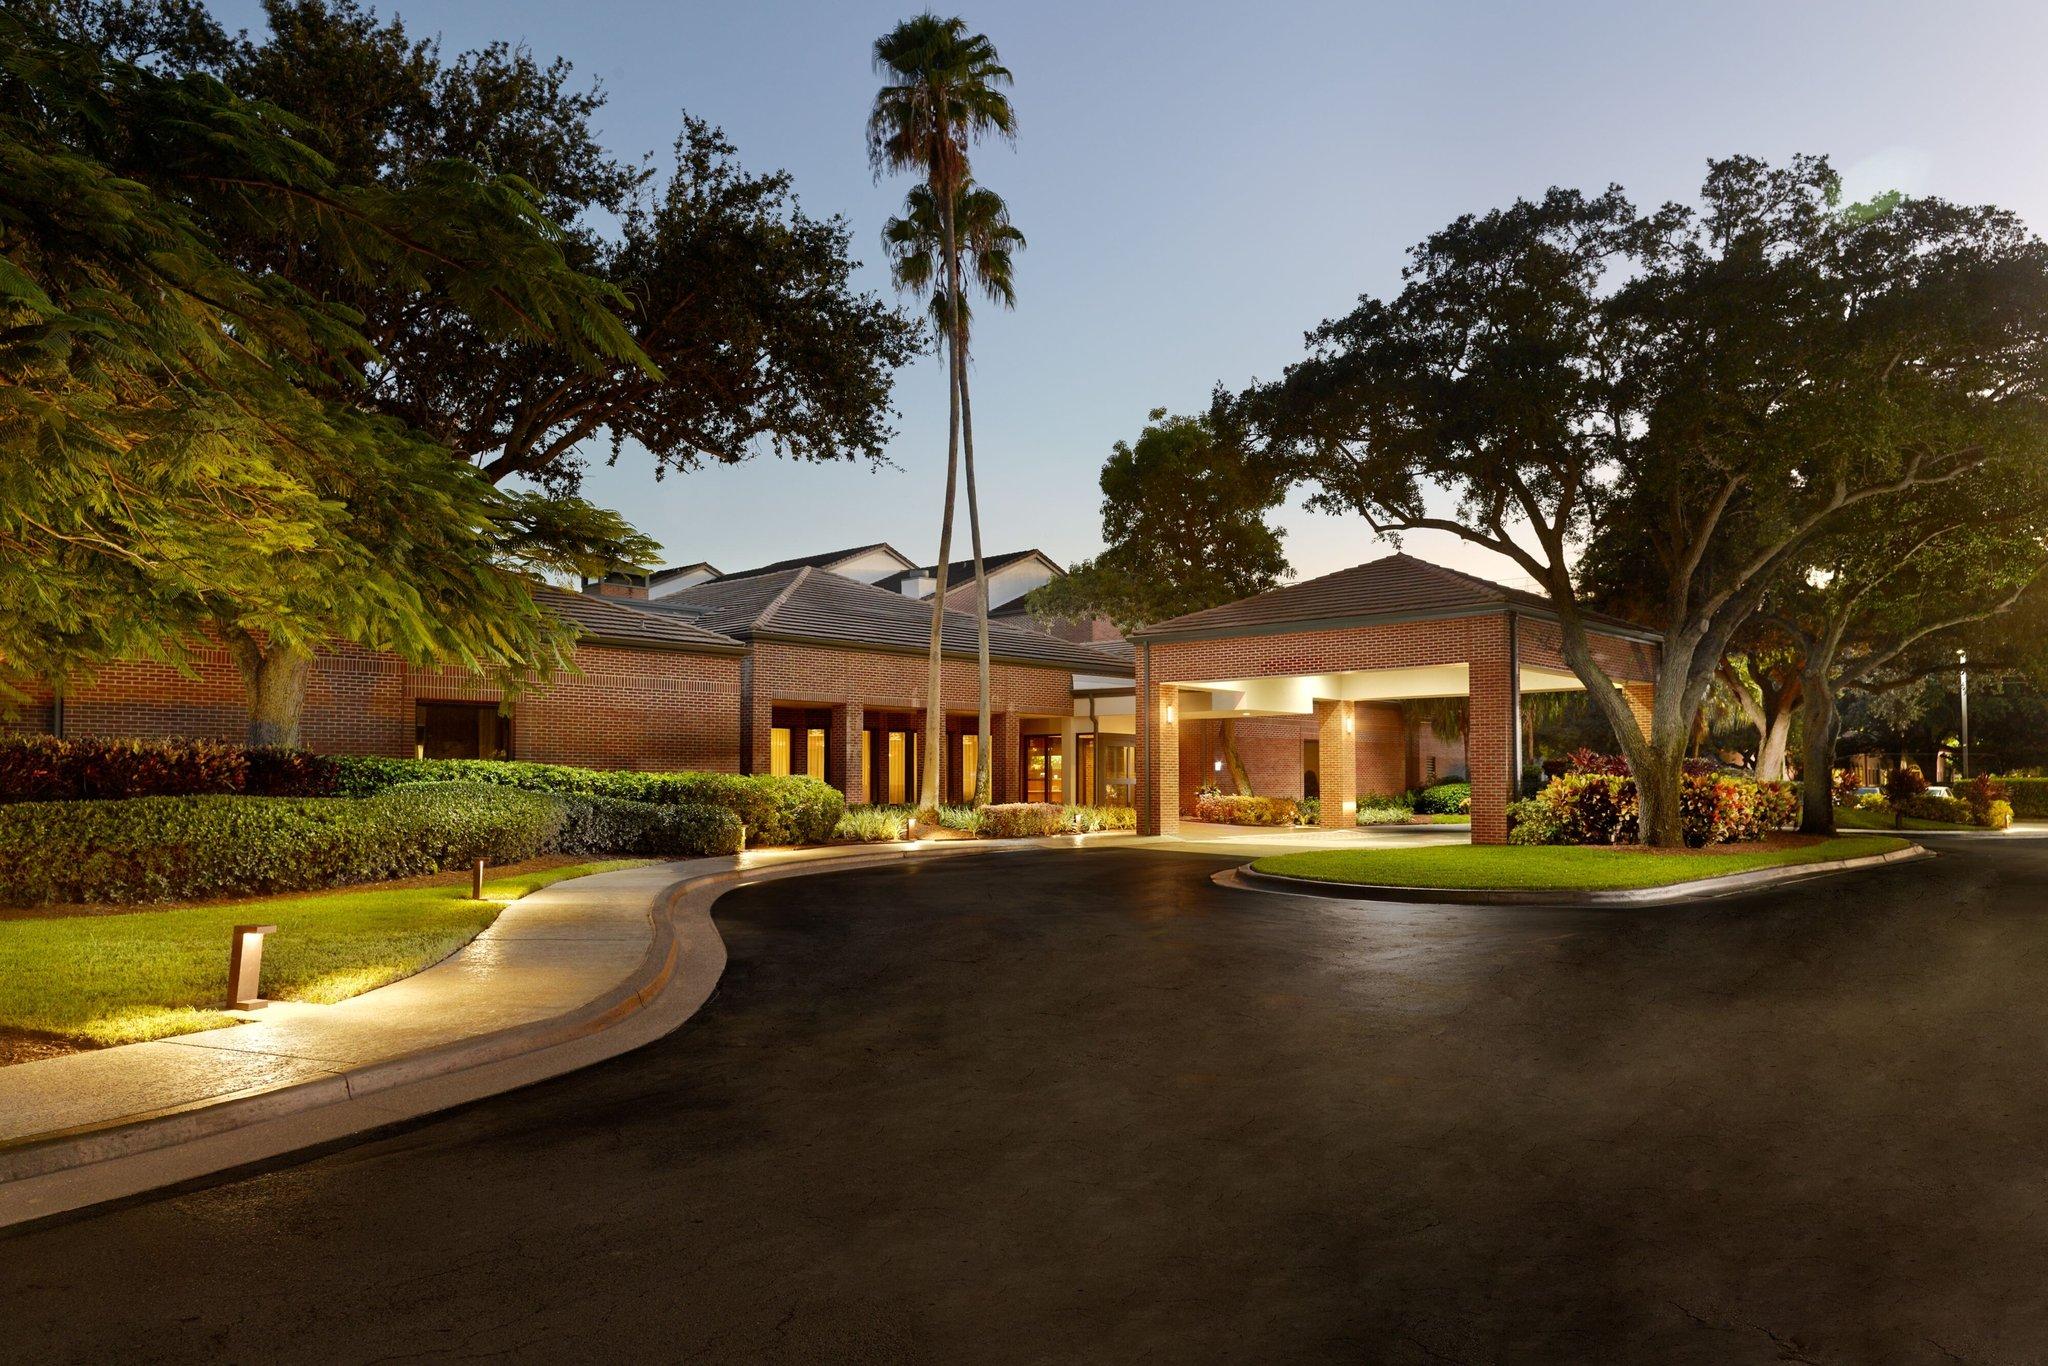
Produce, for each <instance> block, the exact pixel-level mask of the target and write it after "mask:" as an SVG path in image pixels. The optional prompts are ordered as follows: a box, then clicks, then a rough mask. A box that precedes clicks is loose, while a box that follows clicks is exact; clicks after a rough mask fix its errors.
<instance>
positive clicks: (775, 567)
mask: <svg viewBox="0 0 2048 1366" xmlns="http://www.w3.org/2000/svg"><path fill="white" fill-rule="evenodd" d="M870 550H886V551H888V552H889V553H890V554H891V555H894V556H895V557H896V558H897V559H899V560H905V561H907V560H909V558H910V557H909V556H908V555H905V554H904V553H903V552H902V551H900V550H898V549H897V548H896V547H895V546H893V545H890V544H889V543H888V542H887V541H876V542H874V543H873V544H872V545H856V546H849V547H848V548H846V549H845V550H828V551H826V552H825V553H824V554H822V555H798V556H796V557H795V558H794V559H788V560H777V561H776V562H775V563H774V564H764V565H760V566H758V567H756V568H753V569H737V570H734V571H733V572H732V573H730V574H722V575H720V576H719V577H721V578H725V579H751V578H754V577H756V576H757V575H761V574H779V573H781V572H782V571H783V570H785V569H802V568H804V567H806V566H809V567H810V568H813V569H829V568H830V567H831V566H833V565H835V564H838V563H839V562H840V561H841V560H850V559H852V558H853V557H854V556H856V555H865V554H867V553H868V552H869V551H870Z"/></svg>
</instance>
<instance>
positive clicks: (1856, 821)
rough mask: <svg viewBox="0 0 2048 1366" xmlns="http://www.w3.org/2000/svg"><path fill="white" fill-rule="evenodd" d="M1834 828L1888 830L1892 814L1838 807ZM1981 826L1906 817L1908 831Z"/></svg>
mask: <svg viewBox="0 0 2048 1366" xmlns="http://www.w3.org/2000/svg"><path fill="white" fill-rule="evenodd" d="M1835 827H1836V828H1837V829H1840V830H1890V829H1893V828H1895V827H1894V826H1893V825H1892V813H1891V812H1889V811H1865V810H1864V809H1863V808H1862V807H1860V806H1838V807H1836V808H1835ZM1984 828H1985V827H1984V826H1981V825H1963V824H1958V823H1956V822H1954V821H1923V820H1921V819H1920V818H1919V817H1917V816H1908V817H1906V829H1908V830H1982V829H1984Z"/></svg>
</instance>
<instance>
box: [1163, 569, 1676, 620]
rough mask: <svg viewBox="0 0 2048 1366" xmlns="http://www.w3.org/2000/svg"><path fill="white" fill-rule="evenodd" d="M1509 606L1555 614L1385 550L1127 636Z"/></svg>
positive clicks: (1534, 598) (1514, 592)
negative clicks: (1376, 555) (1361, 561)
mask: <svg viewBox="0 0 2048 1366" xmlns="http://www.w3.org/2000/svg"><path fill="white" fill-rule="evenodd" d="M1510 607H1513V608H1516V609H1522V610H1528V611H1532V612H1539V613H1542V614H1544V615H1554V614H1555V609H1553V608H1552V607H1551V605H1550V600H1549V599H1548V598H1546V597H1544V596H1543V595H1542V594H1541V593H1531V592H1528V591H1526V590H1525V589H1520V588H1510V587H1508V586H1507V585H1506V584H1501V583H1494V582H1493V581H1492V580H1490V579H1482V578H1480V577H1479V576H1478V575H1476V574H1467V573H1464V572H1463V571H1461V570H1456V569H1446V568H1445V567H1444V566H1442V565H1440V564H1431V563H1429V561H1427V560H1418V559H1416V558H1415V557H1414V556H1413V555H1388V556H1386V557H1384V558H1382V559H1377V560H1370V561H1368V562H1366V563H1365V564H1361V565H1354V566H1353V567H1351V568H1350V569H1340V570H1338V571H1337V572H1336V573H1334V574H1325V575H1323V576H1322V577H1321V578H1315V579H1304V580H1302V581H1301V582H1300V583H1290V584H1284V585H1282V586H1281V587H1279V588H1274V589H1270V590H1269V591H1267V592H1264V593H1260V594H1257V595H1256V596H1254V597H1249V598H1241V599H1239V600H1238V601H1236V602H1226V603H1224V604H1222V605H1221V606H1219V607H1209V608H1205V609H1203V610H1202V611H1200V612H1190V613H1188V614H1187V615H1185V616H1179V617H1174V618H1172V619H1171V620H1168V621H1162V622H1157V623H1154V624H1153V625H1151V626H1147V627H1145V628H1144V629H1143V630H1141V631H1134V632H1132V639H1134V640H1141V641H1142V640H1174V639H1179V638H1185V637H1191V636H1213V635H1230V634H1233V633H1236V632H1240V631H1242V632H1246V633H1249V634H1258V633H1262V632H1268V631H1273V630H1279V629H1287V628H1290V627H1291V628H1297V629H1307V628H1309V627H1312V626H1321V625H1348V624H1364V623H1368V622H1371V621H1374V620H1386V619H1390V618H1402V617H1434V616H1457V615H1459V614H1461V613H1471V612H1496V611H1502V610H1505V609H1506V608H1510ZM1585 617H1586V620H1587V622H1588V623H1589V624H1591V625H1594V626H1598V627H1604V628H1607V629H1611V630H1615V631H1619V632H1624V633H1626V634H1628V635H1631V636H1642V637H1649V638H1654V637H1655V634H1656V633H1655V632H1653V631H1648V630H1645V629H1644V628H1643V627H1641V626H1637V625H1635V624H1634V623H1632V622H1627V621H1623V620H1622V619H1621V618H1619V617H1611V616H1607V615H1605V614H1603V613H1598V612H1587V613H1585Z"/></svg>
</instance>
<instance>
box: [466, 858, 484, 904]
mask: <svg viewBox="0 0 2048 1366" xmlns="http://www.w3.org/2000/svg"><path fill="white" fill-rule="evenodd" d="M469 899H470V900H471V901H482V900H483V899H484V861H483V860H482V859H478V860H477V861H476V862H475V863H474V864H472V865H470V869H469Z"/></svg>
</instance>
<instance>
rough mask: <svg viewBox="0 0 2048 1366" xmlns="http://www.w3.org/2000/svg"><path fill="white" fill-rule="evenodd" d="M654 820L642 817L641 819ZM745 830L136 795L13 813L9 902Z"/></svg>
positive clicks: (0, 820)
mask: <svg viewBox="0 0 2048 1366" xmlns="http://www.w3.org/2000/svg"><path fill="white" fill-rule="evenodd" d="M629 808H640V809H629ZM738 844H739V822H738V820H737V818H736V817H734V816H733V814H732V813H731V812H729V811H725V810H723V809H720V808H716V807H702V806H694V805H682V804H674V805H670V806H665V807H654V806H647V805H645V804H642V803H630V802H620V801H615V800H610V799H602V798H588V797H564V796H558V795H555V794H551V793H542V792H523V791H517V790H508V789H506V788H504V787H502V786H493V785H490V784H484V783H411V784H405V785H402V786H398V787H393V788H390V789H388V790H386V791H385V792H383V793H380V794H379V795H378V796H376V797H373V798H368V799H364V800H349V799H343V798H322V797H304V798H298V797H234V796H219V795H212V796H195V797H136V798H129V799H125V800H119V801H78V802H23V803H17V804H13V805H9V806H5V807H0V904H5V905H38V904H42V903H46V902H52V901H59V902H83V903H93V902H147V901H189V900H200V899H204V898H208V897H219V896H241V895H248V894H253V893H261V892H297V891H306V890H310V889H312V888H316V887H338V886H344V885H347V884H350V883H359V882H381V881H384V880H386V879H389V878H399V877H412V876H416V875H418V874H422V873H432V872H438V871H440V870H442V869H444V868H454V867H462V866H465V865H467V864H469V863H470V862H472V861H474V860H476V859H479V858H481V859H484V860H486V861H487V862H491V863H512V862H517V861H519V860H521V859H527V858H533V857H535V856H537V855H540V854H551V853H600V854H644V855H650V856H661V857H672V858H673V857H685V856H698V855H705V854H720V853H730V852H732V850H733V849H735V848H737V847H738Z"/></svg>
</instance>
